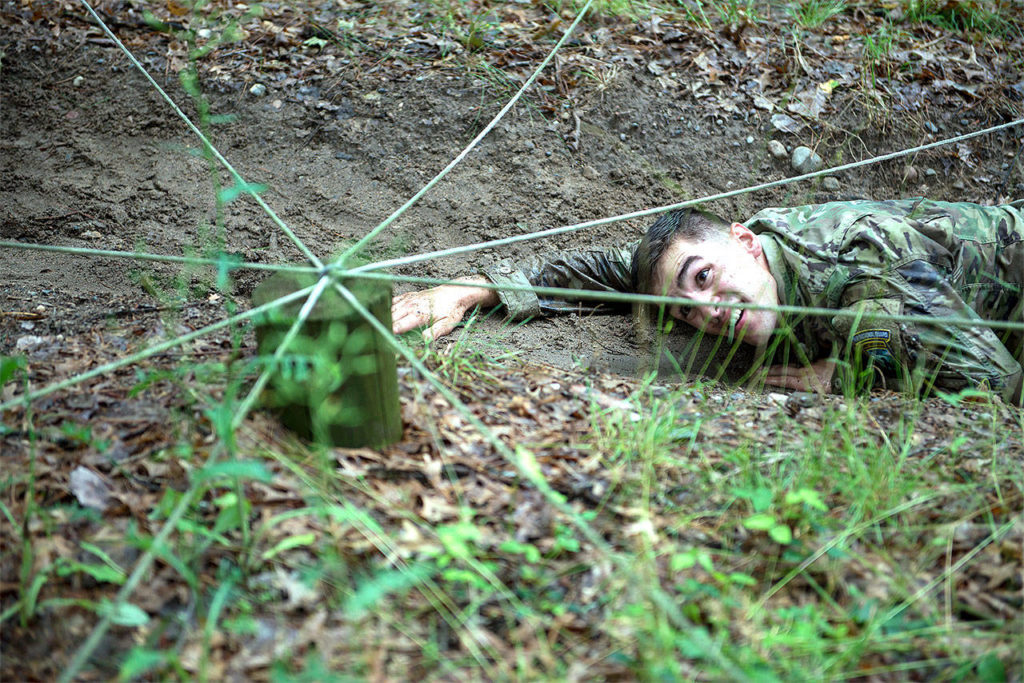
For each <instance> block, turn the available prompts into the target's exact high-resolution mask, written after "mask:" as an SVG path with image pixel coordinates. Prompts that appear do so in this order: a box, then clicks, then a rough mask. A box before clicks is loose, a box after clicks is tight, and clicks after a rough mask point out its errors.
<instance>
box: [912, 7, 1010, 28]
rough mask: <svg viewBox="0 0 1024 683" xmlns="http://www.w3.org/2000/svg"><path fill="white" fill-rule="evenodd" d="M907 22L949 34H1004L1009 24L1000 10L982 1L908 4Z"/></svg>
mask: <svg viewBox="0 0 1024 683" xmlns="http://www.w3.org/2000/svg"><path fill="white" fill-rule="evenodd" d="M904 19H905V21H907V22H910V23H930V24H935V25H936V26H939V27H940V28H944V29H946V30H949V31H981V32H983V33H1001V32H1005V31H1006V30H1007V29H1009V27H1010V25H1011V24H1010V22H1008V21H1007V19H1006V18H1005V17H1004V16H1003V15H1002V14H1001V13H1000V12H999V11H998V9H997V6H996V5H994V4H993V3H990V2H984V1H982V0H954V1H952V2H950V1H948V0H907V2H906V3H905V4H904Z"/></svg>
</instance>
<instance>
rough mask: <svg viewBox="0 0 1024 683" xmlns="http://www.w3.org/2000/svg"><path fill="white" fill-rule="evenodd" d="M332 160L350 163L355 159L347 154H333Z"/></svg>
mask: <svg viewBox="0 0 1024 683" xmlns="http://www.w3.org/2000/svg"><path fill="white" fill-rule="evenodd" d="M334 158H335V159H341V160H342V161H352V160H353V159H355V157H354V156H352V155H351V154H349V153H348V152H335V153H334Z"/></svg>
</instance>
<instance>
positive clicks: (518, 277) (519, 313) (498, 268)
mask: <svg viewBox="0 0 1024 683" xmlns="http://www.w3.org/2000/svg"><path fill="white" fill-rule="evenodd" d="M480 272H481V273H483V274H484V275H486V276H487V278H488V279H489V280H490V281H491V282H493V283H494V284H496V285H498V287H500V288H501V289H499V290H498V298H499V299H500V300H501V303H502V304H503V305H504V306H505V308H506V309H508V315H509V317H510V318H512V319H513V320H525V319H526V318H531V317H534V316H538V315H540V299H539V298H538V297H537V295H536V294H535V293H534V292H533V290H529V289H526V290H518V289H517V290H508V289H504V288H505V287H508V286H510V285H511V286H514V287H530V286H531V285H530V281H529V280H528V279H527V278H526V273H524V272H523V271H522V270H520V269H519V268H516V267H515V266H514V265H513V264H512V261H511V260H505V261H499V262H498V263H495V264H493V265H490V266H488V267H486V268H481V269H480Z"/></svg>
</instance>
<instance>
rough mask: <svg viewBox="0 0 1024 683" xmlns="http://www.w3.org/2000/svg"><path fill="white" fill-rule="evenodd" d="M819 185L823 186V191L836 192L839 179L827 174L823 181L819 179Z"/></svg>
mask: <svg viewBox="0 0 1024 683" xmlns="http://www.w3.org/2000/svg"><path fill="white" fill-rule="evenodd" d="M821 186H822V187H823V188H825V191H827V192H838V191H839V179H838V178H833V177H832V176H828V177H826V178H825V179H824V180H823V181H821Z"/></svg>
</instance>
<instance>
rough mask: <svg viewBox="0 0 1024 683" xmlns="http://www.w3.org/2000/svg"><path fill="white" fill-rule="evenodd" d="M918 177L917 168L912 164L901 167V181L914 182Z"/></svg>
mask: <svg viewBox="0 0 1024 683" xmlns="http://www.w3.org/2000/svg"><path fill="white" fill-rule="evenodd" d="M917 178H918V173H917V169H916V168H914V167H913V166H905V167H904V168H903V182H905V183H916V182H917Z"/></svg>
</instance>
